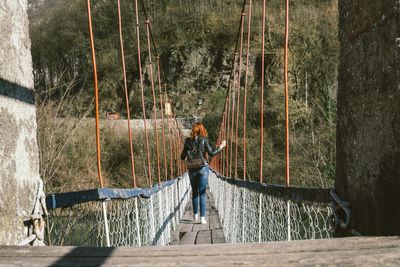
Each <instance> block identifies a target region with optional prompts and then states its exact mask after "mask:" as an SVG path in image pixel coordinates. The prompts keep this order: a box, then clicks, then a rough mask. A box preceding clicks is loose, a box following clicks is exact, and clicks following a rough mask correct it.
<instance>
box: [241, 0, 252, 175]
mask: <svg viewBox="0 0 400 267" xmlns="http://www.w3.org/2000/svg"><path fill="white" fill-rule="evenodd" d="M251 15H252V0H250V1H249V15H248V21H247V22H248V25H247V47H246V68H245V80H244V97H243V180H246V113H247V82H248V71H249V54H250V36H251Z"/></svg>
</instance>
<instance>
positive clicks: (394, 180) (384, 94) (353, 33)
mask: <svg viewBox="0 0 400 267" xmlns="http://www.w3.org/2000/svg"><path fill="white" fill-rule="evenodd" d="M339 12H340V25H339V26H340V43H341V51H340V68H339V90H338V117H337V121H338V125H337V166H336V168H337V169H336V189H337V192H338V194H339V195H340V196H341V197H343V198H344V199H346V200H347V201H349V202H350V204H351V210H352V219H353V225H352V226H353V227H354V228H355V229H357V230H359V231H360V232H361V234H365V235H399V234H400V220H399V218H400V205H399V199H400V197H399V192H400V2H399V1H397V0H390V1H345V0H339Z"/></svg>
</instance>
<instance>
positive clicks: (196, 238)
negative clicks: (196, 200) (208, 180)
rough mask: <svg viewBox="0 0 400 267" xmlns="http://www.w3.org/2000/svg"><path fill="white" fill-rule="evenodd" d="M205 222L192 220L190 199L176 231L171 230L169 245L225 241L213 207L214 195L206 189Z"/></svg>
mask: <svg viewBox="0 0 400 267" xmlns="http://www.w3.org/2000/svg"><path fill="white" fill-rule="evenodd" d="M206 194H207V208H206V220H207V224H200V221H197V222H195V221H194V220H193V207H192V202H191V201H190V202H189V204H188V205H187V207H186V210H185V213H184V214H183V216H182V218H181V220H180V221H179V225H178V228H177V230H176V231H174V232H172V234H171V235H172V241H171V245H197V244H219V243H225V236H224V231H223V229H222V226H221V222H220V220H219V216H218V210H217V209H216V208H215V201H214V197H213V195H212V194H211V192H210V190H209V189H207V191H206Z"/></svg>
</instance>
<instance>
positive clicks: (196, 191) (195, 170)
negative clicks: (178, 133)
mask: <svg viewBox="0 0 400 267" xmlns="http://www.w3.org/2000/svg"><path fill="white" fill-rule="evenodd" d="M207 136H208V133H207V130H206V128H205V127H204V125H203V124H202V123H199V122H198V123H195V124H194V125H193V126H192V131H191V133H190V137H188V138H186V140H185V145H184V147H183V151H182V154H181V159H182V160H186V166H187V168H188V170H189V178H190V185H191V186H192V204H193V214H194V216H193V217H194V220H195V221H197V220H198V219H199V198H200V217H201V219H200V222H201V223H202V224H206V223H207V221H206V217H205V216H206V188H207V184H208V173H209V167H208V162H207V160H206V152H207V154H208V155H209V156H211V157H213V156H215V155H217V154H218V153H219V152H221V151H222V149H223V148H224V147H225V145H226V142H225V140H224V141H222V143H221V145H220V146H219V147H218V148H217V149H213V147H212V146H211V145H210V142H209V140H208V138H207Z"/></svg>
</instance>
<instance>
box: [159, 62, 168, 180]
mask: <svg viewBox="0 0 400 267" xmlns="http://www.w3.org/2000/svg"><path fill="white" fill-rule="evenodd" d="M157 78H158V94H159V96H160V112H161V131H162V132H161V139H162V145H163V146H162V147H163V156H164V179H165V181H166V180H167V178H168V169H167V150H166V144H165V122H164V107H163V105H164V103H163V97H162V87H161V74H160V56H159V55H157Z"/></svg>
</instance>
